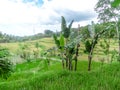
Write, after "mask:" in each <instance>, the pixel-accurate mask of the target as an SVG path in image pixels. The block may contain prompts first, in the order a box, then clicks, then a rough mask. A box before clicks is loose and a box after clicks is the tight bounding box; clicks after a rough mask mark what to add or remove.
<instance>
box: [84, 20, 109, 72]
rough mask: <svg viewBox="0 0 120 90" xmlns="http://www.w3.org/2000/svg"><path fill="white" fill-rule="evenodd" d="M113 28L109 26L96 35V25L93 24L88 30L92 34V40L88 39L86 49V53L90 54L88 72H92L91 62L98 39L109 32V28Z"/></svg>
mask: <svg viewBox="0 0 120 90" xmlns="http://www.w3.org/2000/svg"><path fill="white" fill-rule="evenodd" d="M110 27H111V25H110V26H108V27H106V28H105V29H103V30H101V31H100V32H98V33H96V34H95V28H94V23H93V22H92V25H91V28H88V30H89V32H90V33H89V34H91V35H90V36H91V39H87V40H86V42H85V48H86V52H88V71H90V70H91V62H92V57H93V51H94V48H95V45H96V44H97V42H98V38H99V37H100V36H101V35H102V34H103V33H104V32H106V31H108V30H109V28H110Z"/></svg>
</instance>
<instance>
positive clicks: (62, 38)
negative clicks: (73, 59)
mask: <svg viewBox="0 0 120 90" xmlns="http://www.w3.org/2000/svg"><path fill="white" fill-rule="evenodd" d="M64 45H65V41H64V36H63V35H62V34H61V35H60V47H61V49H62V50H63V49H64Z"/></svg>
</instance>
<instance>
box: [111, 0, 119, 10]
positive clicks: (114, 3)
mask: <svg viewBox="0 0 120 90" xmlns="http://www.w3.org/2000/svg"><path fill="white" fill-rule="evenodd" d="M111 5H112V7H115V8H116V7H118V6H119V5H120V0H114V1H113V2H112V3H111Z"/></svg>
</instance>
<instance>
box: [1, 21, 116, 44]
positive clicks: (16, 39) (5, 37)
mask: <svg viewBox="0 0 120 90" xmlns="http://www.w3.org/2000/svg"><path fill="white" fill-rule="evenodd" d="M109 24H114V22H109V23H102V24H98V23H97V24H95V32H98V31H100V30H102V29H103V28H104V27H105V26H106V25H109ZM88 26H89V25H86V26H82V27H80V33H81V34H82V35H86V37H89V36H88V35H89V34H88ZM71 30H72V32H74V35H75V34H77V33H78V30H79V29H78V28H72V29H71ZM60 33H61V32H57V31H56V32H53V31H52V30H45V31H44V33H38V34H35V35H30V36H23V37H20V36H14V35H8V34H3V33H2V32H0V43H9V42H23V41H28V40H37V39H40V38H45V37H52V36H53V34H56V35H58V36H59V35H60ZM108 34H109V35H108ZM106 36H109V38H113V37H116V32H115V27H114V26H113V28H111V30H109V33H105V34H104V36H103V37H106Z"/></svg>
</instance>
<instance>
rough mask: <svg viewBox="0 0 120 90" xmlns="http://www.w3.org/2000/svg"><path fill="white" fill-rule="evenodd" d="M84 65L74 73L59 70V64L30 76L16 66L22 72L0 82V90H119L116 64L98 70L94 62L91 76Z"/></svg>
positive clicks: (83, 63)
mask: <svg viewBox="0 0 120 90" xmlns="http://www.w3.org/2000/svg"><path fill="white" fill-rule="evenodd" d="M86 64H87V62H86V61H81V62H79V65H78V66H79V68H78V71H77V72H74V71H72V72H69V71H67V70H62V69H61V68H60V63H57V62H56V63H54V64H53V65H52V66H50V67H49V69H48V70H47V71H42V72H41V71H38V72H36V73H32V72H30V70H31V69H32V68H31V67H30V68H31V69H30V70H28V69H26V68H24V69H23V67H24V66H22V65H21V66H20V65H18V66H17V68H20V67H22V71H20V72H19V73H18V72H16V73H14V75H13V76H11V77H10V78H9V79H8V80H7V81H4V82H1V83H0V90H120V64H119V63H114V64H105V65H104V66H100V64H99V63H96V62H95V63H94V64H93V70H92V71H91V72H88V71H87V70H86V68H87V65H86ZM23 65H25V64H23ZM85 65H86V67H85ZM33 66H34V65H33ZM33 68H35V67H33ZM80 68H81V69H80ZM57 69H58V70H57ZM26 70H27V72H25V71H26ZM84 70H86V71H84ZM17 74H18V75H17ZM22 75H23V76H22ZM14 78H17V79H16V80H14Z"/></svg>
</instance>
